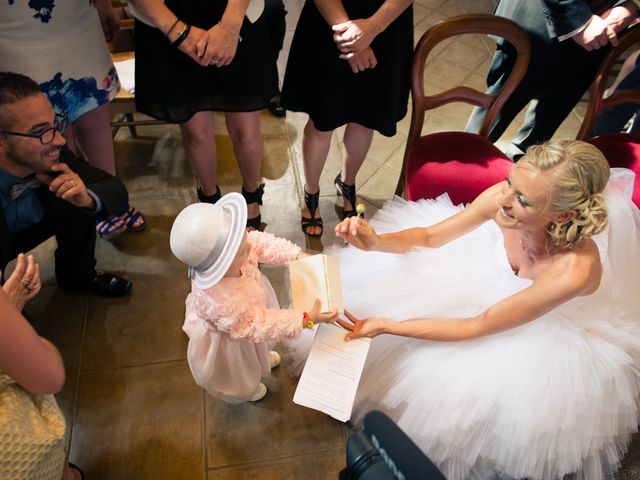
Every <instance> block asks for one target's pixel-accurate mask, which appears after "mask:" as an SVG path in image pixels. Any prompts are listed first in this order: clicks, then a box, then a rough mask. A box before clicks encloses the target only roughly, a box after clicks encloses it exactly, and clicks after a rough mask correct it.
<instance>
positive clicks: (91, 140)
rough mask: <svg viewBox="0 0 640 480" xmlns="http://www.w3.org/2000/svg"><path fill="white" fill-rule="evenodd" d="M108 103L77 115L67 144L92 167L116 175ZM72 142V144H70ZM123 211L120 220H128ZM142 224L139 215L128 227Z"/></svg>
mask: <svg viewBox="0 0 640 480" xmlns="http://www.w3.org/2000/svg"><path fill="white" fill-rule="evenodd" d="M109 115H110V113H109V104H108V103H105V104H104V105H101V106H99V107H98V108H94V109H93V110H91V111H89V112H87V113H85V114H83V115H81V116H79V117H78V118H76V120H75V121H74V122H73V129H68V130H69V133H68V135H69V140H71V141H70V142H69V145H70V147H69V148H71V150H72V151H73V152H74V153H75V154H76V155H78V156H84V158H86V160H87V162H89V164H90V165H91V166H93V167H96V168H99V169H100V170H104V171H105V172H107V173H109V174H111V175H113V176H114V177H115V176H116V157H115V152H114V147H113V138H111V129H110V128H109ZM72 143H73V146H72ZM127 215H128V213H127V212H125V213H124V215H121V216H120V217H121V219H122V220H121V221H122V222H129V221H130V220H129V219H130V217H127ZM143 226H144V218H143V217H142V216H139V217H138V218H137V219H136V220H135V221H134V222H133V224H130V225H129V227H128V228H130V229H134V230H135V229H138V228H141V227H143Z"/></svg>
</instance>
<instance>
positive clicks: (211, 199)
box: [196, 185, 222, 203]
mask: <svg viewBox="0 0 640 480" xmlns="http://www.w3.org/2000/svg"><path fill="white" fill-rule="evenodd" d="M196 193H197V194H198V200H200V201H201V202H202V203H216V202H217V201H218V200H220V199H221V198H222V193H220V187H219V186H218V185H216V193H214V194H213V195H205V194H204V192H203V191H202V187H198V189H197V190H196Z"/></svg>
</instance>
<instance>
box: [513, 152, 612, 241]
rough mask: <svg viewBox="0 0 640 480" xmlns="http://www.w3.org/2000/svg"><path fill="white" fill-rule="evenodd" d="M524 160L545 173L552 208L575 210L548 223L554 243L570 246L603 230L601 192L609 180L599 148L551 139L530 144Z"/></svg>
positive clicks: (607, 168) (548, 230) (603, 212)
mask: <svg viewBox="0 0 640 480" xmlns="http://www.w3.org/2000/svg"><path fill="white" fill-rule="evenodd" d="M523 160H524V161H525V162H527V163H528V164H529V165H531V166H533V167H534V168H536V169H537V170H538V171H540V172H543V173H544V177H545V180H546V182H547V184H548V185H549V190H550V202H549V206H550V209H551V211H552V212H553V213H554V214H562V213H566V212H571V211H574V212H575V215H573V216H572V217H570V218H568V219H567V220H565V221H553V222H551V223H550V224H549V226H548V229H547V232H548V233H549V235H550V236H551V239H552V240H553V242H554V243H555V244H556V245H557V246H560V247H565V248H571V247H573V246H574V245H576V244H577V243H578V242H580V240H582V239H583V238H585V237H591V236H592V235H596V234H598V233H600V232H601V231H602V230H604V229H605V227H606V226H607V208H606V206H605V203H604V197H603V196H602V192H603V191H604V189H605V187H606V186H607V182H608V181H609V163H608V162H607V160H606V159H605V158H604V155H603V154H602V152H600V150H598V149H597V148H596V147H594V146H593V145H591V144H589V143H586V142H582V141H579V140H574V141H552V142H548V143H545V144H542V145H534V146H531V147H529V149H528V150H527V153H526V155H525V157H524V158H523Z"/></svg>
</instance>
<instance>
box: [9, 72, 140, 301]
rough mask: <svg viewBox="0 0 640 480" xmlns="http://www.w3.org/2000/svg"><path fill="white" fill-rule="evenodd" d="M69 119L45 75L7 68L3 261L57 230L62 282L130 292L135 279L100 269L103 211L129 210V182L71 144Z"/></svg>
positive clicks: (95, 290)
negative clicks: (52, 97)
mask: <svg viewBox="0 0 640 480" xmlns="http://www.w3.org/2000/svg"><path fill="white" fill-rule="evenodd" d="M65 126H66V121H65V120H64V119H62V118H57V117H56V116H55V114H54V111H53V108H52V107H51V104H50V103H49V100H48V99H47V97H46V96H45V95H44V94H43V93H42V92H41V91H40V89H39V87H38V84H37V83H35V82H34V81H33V80H31V79H30V78H28V77H25V76H24V75H20V74H16V73H11V72H0V203H1V204H2V209H1V210H0V268H1V269H2V270H3V271H4V269H5V267H6V265H7V263H8V262H9V261H11V260H12V259H13V258H15V257H16V256H17V255H18V254H19V253H20V252H26V251H28V250H31V249H32V248H34V247H36V246H37V245H39V244H40V243H42V242H44V241H45V240H46V239H48V238H49V237H51V236H52V235H55V236H56V240H57V243H58V248H57V249H56V253H55V260H56V264H55V272H56V278H57V279H58V284H59V285H60V287H61V288H63V289H65V290H83V289H86V290H89V291H92V292H93V293H96V294H98V295H101V296H109V297H117V296H122V295H126V294H128V293H129V291H130V290H131V282H129V281H128V280H126V279H124V278H122V277H119V276H118V275H115V274H112V273H108V272H100V271H96V270H95V264H96V259H95V243H96V232H95V219H96V216H108V215H110V214H113V212H119V211H123V210H125V209H126V208H127V205H128V201H129V198H128V194H127V190H126V189H125V187H124V185H123V184H122V183H121V182H120V180H118V179H117V178H115V177H113V176H111V175H109V174H107V173H105V172H104V171H102V170H99V169H97V168H94V167H91V166H90V165H89V164H88V163H86V162H84V161H83V160H80V159H78V158H77V157H75V156H74V155H73V154H72V153H71V152H70V151H69V150H68V148H66V147H65V143H66V142H65V139H64V137H63V136H62V135H61V132H62V131H63V130H64V128H65Z"/></svg>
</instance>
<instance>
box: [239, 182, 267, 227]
mask: <svg viewBox="0 0 640 480" xmlns="http://www.w3.org/2000/svg"><path fill="white" fill-rule="evenodd" d="M262 195H264V183H261V184H260V185H258V188H256V189H255V191H253V192H247V191H246V190H245V189H244V188H243V189H242V196H243V197H244V199H245V200H246V202H247V205H249V204H250V203H257V204H258V205H262ZM261 224H262V214H261V213H259V214H258V216H257V217H253V218H247V228H253V229H254V230H260V225H261Z"/></svg>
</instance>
